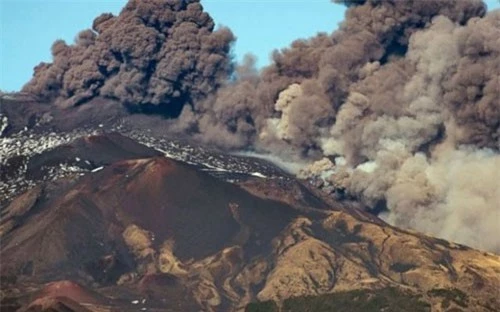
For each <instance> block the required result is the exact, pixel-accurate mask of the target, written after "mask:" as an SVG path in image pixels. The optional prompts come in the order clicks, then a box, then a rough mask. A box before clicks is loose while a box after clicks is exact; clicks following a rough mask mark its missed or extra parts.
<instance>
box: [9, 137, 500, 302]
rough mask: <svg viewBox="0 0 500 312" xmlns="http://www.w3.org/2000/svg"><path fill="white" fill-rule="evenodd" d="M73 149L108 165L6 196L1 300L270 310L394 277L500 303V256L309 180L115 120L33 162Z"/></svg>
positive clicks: (449, 294)
mask: <svg viewBox="0 0 500 312" xmlns="http://www.w3.org/2000/svg"><path fill="white" fill-rule="evenodd" d="M75 154H79V155H82V154H83V155H85V157H86V159H91V160H92V163H93V165H94V167H96V166H104V168H103V169H102V170H95V172H88V173H86V174H85V175H79V174H74V175H68V176H65V177H62V178H60V179H57V180H55V181H47V182H40V183H38V184H37V186H36V187H33V188H31V189H29V190H28V191H26V192H25V193H23V194H21V195H20V196H18V197H16V198H15V199H14V200H12V201H10V202H9V203H8V204H5V205H4V207H3V209H2V210H1V221H0V235H1V250H0V251H1V268H0V273H1V277H2V283H1V307H2V311H15V310H18V309H19V310H20V311H138V310H141V309H142V310H144V311H145V310H148V311H243V310H245V308H246V309H247V311H252V309H261V310H254V311H267V310H264V308H265V305H264V307H259V306H256V305H255V303H254V304H252V305H249V304H250V303H252V302H271V301H270V300H272V301H274V302H276V304H275V305H276V307H278V306H282V309H283V310H284V311H285V310H286V311H289V310H290V311H292V310H293V309H286V307H287V304H288V306H290V302H288V301H287V299H289V298H297V297H298V298H313V297H307V296H321V295H325V294H348V293H349V292H352V291H362V292H363V291H365V292H366V294H365V293H362V296H365V295H366V296H372V295H369V292H372V293H373V292H374V293H375V294H377V293H378V292H383V291H385V290H387V289H395V290H397V293H396V295H394V296H402V297H404V296H410V297H409V298H418V301H417V302H418V303H419V304H421V305H422V307H423V310H422V311H431V310H432V311H498V310H499V309H500V300H499V298H500V296H498V291H499V286H500V257H499V256H497V255H494V254H491V253H486V252H481V251H478V250H474V249H471V248H468V247H465V246H462V245H456V244H453V243H450V242H447V241H444V240H441V239H436V238H433V237H429V236H425V235H423V234H419V233H414V232H409V231H405V230H401V229H398V228H395V227H392V226H390V225H388V224H386V223H384V222H383V221H381V220H379V219H378V218H376V217H374V216H373V215H371V214H368V213H365V212H363V211H361V210H359V209H357V208H356V206H355V205H352V204H347V203H341V202H335V201H333V200H332V199H328V198H326V197H323V195H322V194H321V193H320V192H317V191H315V190H314V189H313V188H312V187H309V186H307V184H304V183H302V182H300V181H297V180H290V179H284V178H275V179H261V178H251V177H249V178H247V179H245V180H241V181H239V182H235V183H229V182H226V181H223V180H221V179H218V178H215V177H213V176H211V175H209V174H208V173H206V172H203V171H201V170H199V169H198V168H197V167H195V166H192V165H188V164H184V163H181V162H178V161H175V160H172V159H169V158H166V157H164V156H162V155H160V153H158V152H157V151H155V150H153V149H150V148H148V147H146V146H143V145H140V144H139V143H136V142H134V141H133V140H131V139H128V138H126V137H123V136H121V135H119V134H107V135H96V136H88V137H85V138H81V139H77V140H76V141H74V142H72V143H70V144H66V145H62V146H59V147H57V148H55V149H52V150H49V151H47V152H44V153H42V154H39V155H37V156H36V157H32V158H31V160H30V166H29V168H31V170H32V172H33V174H36V173H40V172H42V170H41V169H40V168H44V167H47V166H48V165H49V164H50V163H51V161H52V162H57V161H61V160H63V159H64V158H66V159H68V160H70V159H73V158H74V155H75ZM37 168H38V169H37ZM28 172H29V170H28ZM404 298H406V297H404ZM289 300H290V299H289ZM283 304H284V305H283ZM393 308H394V307H393ZM272 309H274V305H272V306H271V308H270V309H269V311H275V310H272ZM365 310H369V309H365ZM296 311H299V310H296ZM346 311H348V310H346ZM353 311H354V310H353ZM372 311H378V310H376V309H372ZM391 311H392V310H391ZM415 311H417V308H416V306H415ZM419 311H420V310H419Z"/></svg>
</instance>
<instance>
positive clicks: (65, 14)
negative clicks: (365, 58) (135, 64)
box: [0, 0, 500, 91]
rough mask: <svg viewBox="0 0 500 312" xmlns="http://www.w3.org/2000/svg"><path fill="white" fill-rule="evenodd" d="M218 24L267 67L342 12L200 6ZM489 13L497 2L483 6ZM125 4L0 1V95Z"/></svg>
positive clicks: (112, 0)
mask: <svg viewBox="0 0 500 312" xmlns="http://www.w3.org/2000/svg"><path fill="white" fill-rule="evenodd" d="M201 2H202V4H203V6H204V7H205V10H206V11H208V12H209V13H210V15H211V16H212V17H213V18H214V19H215V21H216V23H217V24H220V25H225V26H228V27H230V28H231V29H232V31H233V32H234V34H235V35H236V36H237V38H238V40H237V42H236V45H235V49H234V53H235V55H236V57H237V59H241V58H242V57H243V55H244V54H245V53H249V52H250V53H253V54H255V55H256V56H257V57H258V60H259V62H258V65H260V66H262V65H266V64H268V63H269V55H270V53H271V52H272V51H273V50H274V49H276V48H282V47H286V46H287V45H289V44H290V43H291V42H292V41H293V40H294V39H298V38H306V37H310V36H312V35H314V34H316V33H317V32H320V31H326V32H331V31H332V30H334V29H335V28H336V27H337V25H338V23H339V22H340V21H341V20H342V19H343V16H344V12H345V9H344V8H343V7H342V6H340V5H337V4H332V3H331V2H330V1H329V0H202V1H201ZM486 2H487V3H488V5H489V7H490V8H492V7H495V8H498V7H500V3H499V2H498V0H488V1H486ZM125 3H126V0H0V90H2V91H16V90H19V89H20V88H21V87H22V85H23V84H24V83H26V82H27V81H28V80H29V79H30V77H31V75H32V73H33V67H34V66H36V65H37V64H38V63H39V62H41V61H51V55H50V47H51V45H52V42H54V41H55V40H56V39H64V40H66V42H68V43H72V42H73V38H74V37H75V35H76V34H77V33H78V32H79V31H80V30H83V29H86V28H89V27H90V26H91V24H92V21H93V19H94V17H96V16H98V15H99V14H100V13H103V12H112V13H114V14H118V13H119V12H120V9H121V8H122V7H123V6H124V5H125Z"/></svg>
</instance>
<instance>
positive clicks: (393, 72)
mask: <svg viewBox="0 0 500 312" xmlns="http://www.w3.org/2000/svg"><path fill="white" fill-rule="evenodd" d="M347 2H349V3H348V4H349V6H350V9H349V10H348V11H347V15H346V20H345V21H344V23H343V24H342V26H341V28H340V30H339V31H338V32H336V33H333V34H332V36H331V40H332V41H333V44H332V45H331V46H329V45H328V44H325V43H323V42H322V43H321V44H318V45H317V47H316V49H312V48H311V47H308V49H311V50H314V51H315V53H318V55H319V58H318V57H317V59H319V63H318V64H319V66H317V65H315V66H312V67H307V68H309V69H311V70H310V72H307V74H304V75H301V74H299V75H298V76H300V77H301V78H300V79H295V80H294V83H295V84H290V85H289V86H287V87H286V88H285V89H284V90H283V91H281V93H280V96H279V97H278V101H277V102H276V106H275V108H274V111H275V114H277V115H276V116H275V117H272V118H268V119H267V120H268V123H267V125H266V126H265V127H264V128H263V129H261V130H260V133H261V134H264V137H265V138H266V139H267V140H269V138H268V136H269V134H274V139H275V141H286V142H287V144H289V145H290V147H291V148H293V149H295V150H297V151H301V152H302V154H303V155H314V156H315V157H317V155H318V154H320V155H322V156H324V157H325V156H327V157H329V158H330V159H334V158H336V159H337V166H335V165H334V164H333V163H332V162H330V161H327V160H326V159H321V160H319V161H318V162H316V163H313V164H312V165H311V166H309V167H308V168H305V169H304V170H303V171H302V172H301V174H302V175H306V176H321V177H323V178H324V177H325V176H328V177H327V178H326V180H327V181H328V182H329V183H330V184H331V185H333V186H335V187H337V188H338V189H340V190H345V191H346V192H347V193H348V196H353V197H354V198H357V199H359V200H361V201H362V202H364V203H365V204H366V206H367V207H368V209H374V210H377V211H378V210H379V209H380V207H381V206H383V207H386V209H388V211H387V212H386V213H384V216H385V217H386V218H387V220H388V221H390V222H391V223H392V224H395V225H398V226H402V227H406V228H414V229H417V230H420V231H425V232H428V233H431V234H434V235H438V236H440V237H444V238H447V239H451V240H454V241H458V242H462V243H466V244H469V245H472V246H475V247H478V248H482V249H488V250H493V251H497V252H498V251H500V240H499V239H498V237H497V235H496V234H495V233H497V232H498V224H499V222H500V204H499V203H500V171H499V170H498V168H500V167H499V165H500V154H499V149H500V138H499V137H500V80H499V79H500V77H499V75H498V73H499V72H500V68H499V66H500V41H499V38H500V11H496V12H490V13H489V14H487V15H485V10H484V6H483V4H482V3H481V2H478V1H459V2H456V1H347ZM318 38H322V36H319V37H318ZM318 38H316V40H318ZM309 42H312V40H310V41H309ZM316 42H318V41H316ZM305 50H306V49H297V50H295V51H294V48H293V47H292V48H291V49H290V50H288V51H285V52H284V53H282V54H281V55H280V57H283V58H285V59H286V60H292V59H293V61H290V63H299V60H300V59H301V58H300V57H297V54H299V53H301V52H304V51H305ZM308 53H311V52H310V51H309V52H308ZM286 63H287V61H282V60H280V59H279V58H278V59H277V61H276V64H274V65H273V66H274V67H275V68H278V67H279V65H280V64H286ZM302 64H307V61H304V62H303V63H302ZM296 68H301V66H300V65H298V66H297V67H296ZM301 72H302V73H305V72H306V71H304V70H303V69H301ZM295 77H297V76H295ZM311 85H314V86H315V88H314V89H313V90H314V92H313V93H308V92H307V91H305V88H306V86H307V88H311V87H310V86H311ZM293 90H301V92H292V91H293ZM291 95H293V96H291ZM313 96H314V97H315V98H313ZM283 98H286V99H289V100H288V102H287V105H286V110H283V109H279V108H280V107H281V106H282V105H278V104H279V103H281V102H282V99H283ZM319 99H322V101H325V100H326V101H327V102H328V103H329V104H330V105H329V106H328V108H329V109H330V112H331V115H330V116H331V122H328V118H326V116H328V112H329V111H328V110H321V111H320V110H318V106H319V107H321V106H323V104H322V101H321V100H319ZM313 107H314V108H313ZM315 110H317V111H318V114H314V111H315ZM299 112H300V113H299ZM302 112H305V113H302ZM311 113H312V115H311ZM294 114H300V115H301V116H303V117H304V118H303V119H300V118H296V119H294V121H293V126H292V127H291V126H288V124H290V116H293V115H294ZM325 120H327V122H326V124H325V122H324V121H325ZM301 121H302V122H301ZM283 125H287V126H286V127H285V128H284V127H283ZM283 129H287V130H286V133H285V135H284V134H283ZM292 129H300V130H301V131H295V130H292ZM261 137H262V135H261ZM273 144H275V143H274V142H273ZM268 146H272V145H268ZM281 149H283V148H281ZM311 150H315V151H318V152H316V153H311ZM305 151H307V153H304V152H305ZM320 157H321V156H320ZM344 162H345V164H343V163H344ZM340 163H342V164H340Z"/></svg>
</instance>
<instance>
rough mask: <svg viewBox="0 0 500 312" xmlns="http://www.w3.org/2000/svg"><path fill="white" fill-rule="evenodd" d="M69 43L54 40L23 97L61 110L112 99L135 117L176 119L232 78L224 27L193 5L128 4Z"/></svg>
mask: <svg viewBox="0 0 500 312" xmlns="http://www.w3.org/2000/svg"><path fill="white" fill-rule="evenodd" d="M92 28H93V29H92V30H85V31H82V32H81V33H80V34H78V36H77V38H76V42H75V44H73V45H67V44H66V43H65V42H63V41H56V42H55V43H54V45H53V46H52V55H53V59H54V60H53V63H50V64H45V63H42V64H40V65H38V66H37V67H36V68H35V74H34V77H33V79H32V80H31V81H30V82H29V83H28V84H27V85H26V86H24V88H23V91H28V92H31V93H36V94H38V95H40V96H42V97H45V98H48V99H54V98H57V99H58V100H59V102H61V103H63V104H64V105H68V106H71V105H78V104H81V103H83V102H85V101H87V100H89V99H90V98H92V97H95V96H99V95H100V96H104V97H109V98H115V99H118V100H119V101H121V102H122V103H124V104H126V105H127V106H128V107H129V108H130V109H131V110H133V111H143V112H148V113H161V114H166V115H170V116H174V117H175V116H177V115H178V114H179V113H180V111H181V109H182V107H183V106H184V105H185V104H190V105H194V103H195V102H196V101H197V100H199V99H201V98H204V97H206V96H207V95H208V94H210V93H212V92H213V91H214V90H215V89H217V87H218V86H219V85H220V84H221V83H222V82H223V81H225V80H226V79H227V77H228V75H229V74H230V72H231V67H232V64H231V58H230V54H229V53H230V47H231V43H232V42H233V41H234V36H233V34H232V33H231V31H230V30H229V29H227V28H221V29H219V30H216V31H214V22H213V20H212V19H211V18H210V16H209V15H208V14H207V13H205V12H203V8H202V6H201V5H200V3H199V1H198V0H141V1H139V0H131V1H129V2H128V3H127V5H126V6H125V8H124V9H123V10H122V12H121V13H120V14H119V15H118V16H113V15H112V14H102V15H101V16H99V17H97V18H96V19H95V20H94V23H93V27H92Z"/></svg>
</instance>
